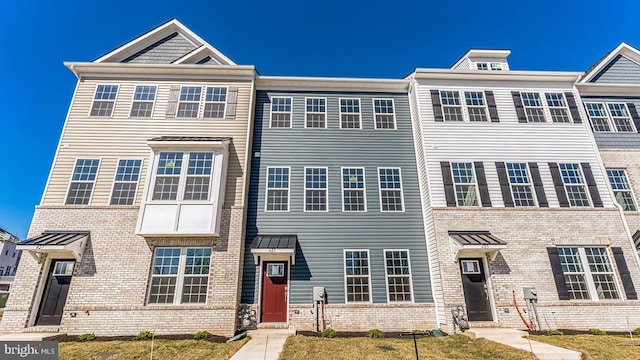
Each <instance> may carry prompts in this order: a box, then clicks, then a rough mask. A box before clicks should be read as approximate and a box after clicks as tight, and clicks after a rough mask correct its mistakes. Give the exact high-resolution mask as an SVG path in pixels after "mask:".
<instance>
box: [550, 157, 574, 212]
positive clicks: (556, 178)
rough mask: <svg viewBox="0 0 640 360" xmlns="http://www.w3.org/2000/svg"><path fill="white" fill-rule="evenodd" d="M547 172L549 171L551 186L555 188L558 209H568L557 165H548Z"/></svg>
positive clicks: (567, 201)
mask: <svg viewBox="0 0 640 360" xmlns="http://www.w3.org/2000/svg"><path fill="white" fill-rule="evenodd" d="M549 170H551V178H552V179H553V186H555V188H556V195H557V196H558V202H559V203H560V207H569V200H568V199H567V193H566V192H565V191H564V183H563V182H562V175H560V169H559V168H558V163H549Z"/></svg>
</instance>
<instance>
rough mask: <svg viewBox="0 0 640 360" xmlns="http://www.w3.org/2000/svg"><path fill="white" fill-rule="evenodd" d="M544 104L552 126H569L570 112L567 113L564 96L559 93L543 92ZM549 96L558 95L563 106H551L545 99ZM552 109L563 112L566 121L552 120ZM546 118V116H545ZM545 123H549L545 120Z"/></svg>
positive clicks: (571, 121)
mask: <svg viewBox="0 0 640 360" xmlns="http://www.w3.org/2000/svg"><path fill="white" fill-rule="evenodd" d="M543 94H544V102H543V104H544V105H546V106H547V109H548V110H549V118H550V119H551V122H552V123H554V124H571V123H573V119H572V117H571V111H569V103H568V102H567V97H566V96H565V94H564V93H563V92H561V91H545V92H544V93H543ZM550 94H557V95H560V98H561V100H562V102H563V103H564V106H553V105H551V104H550V103H549V99H548V98H547V95H550ZM552 109H560V110H564V113H565V115H566V117H567V120H568V121H555V120H554V119H553V113H552V112H551V110H552ZM545 118H546V116H545ZM547 122H549V121H548V120H547Z"/></svg>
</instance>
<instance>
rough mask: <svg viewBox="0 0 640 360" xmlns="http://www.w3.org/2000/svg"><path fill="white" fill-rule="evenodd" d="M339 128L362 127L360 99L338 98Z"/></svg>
mask: <svg viewBox="0 0 640 360" xmlns="http://www.w3.org/2000/svg"><path fill="white" fill-rule="evenodd" d="M340 128H341V129H361V128H362V125H361V124H360V99H340Z"/></svg>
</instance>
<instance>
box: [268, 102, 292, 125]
mask: <svg viewBox="0 0 640 360" xmlns="http://www.w3.org/2000/svg"><path fill="white" fill-rule="evenodd" d="M292 101H293V99H292V98H290V97H272V98H271V125H270V127H272V128H290V127H291V103H292Z"/></svg>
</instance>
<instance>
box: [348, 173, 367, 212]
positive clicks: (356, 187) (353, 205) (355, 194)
mask: <svg viewBox="0 0 640 360" xmlns="http://www.w3.org/2000/svg"><path fill="white" fill-rule="evenodd" d="M342 210H343V211H367V201H366V198H365V186H364V168H343V169H342Z"/></svg>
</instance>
